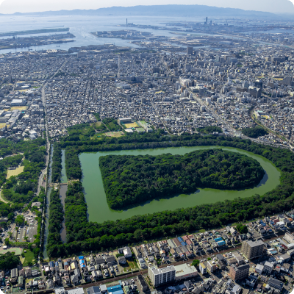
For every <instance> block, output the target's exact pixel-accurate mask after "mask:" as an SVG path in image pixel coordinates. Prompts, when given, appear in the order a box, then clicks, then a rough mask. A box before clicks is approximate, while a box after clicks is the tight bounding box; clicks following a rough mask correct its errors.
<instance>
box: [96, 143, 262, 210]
mask: <svg viewBox="0 0 294 294" xmlns="http://www.w3.org/2000/svg"><path fill="white" fill-rule="evenodd" d="M99 165H100V168H101V172H102V178H103V183H104V188H105V192H106V196H107V201H108V204H109V206H110V207H111V208H113V209H120V208H124V207H125V206H127V205H133V204H135V203H142V202H146V201H149V200H152V199H154V198H160V197H169V196H172V195H176V194H179V193H191V192H195V191H196V189H197V188H215V189H244V188H249V187H253V186H255V185H257V184H258V183H259V182H260V181H261V179H262V178H263V176H264V170H263V168H262V167H261V165H260V164H259V162H257V161H256V160H254V159H253V158H250V157H248V156H246V155H242V154H239V153H235V152H229V151H223V150H221V149H209V150H199V151H194V152H190V153H187V154H185V155H171V154H162V155H158V156H151V155H144V156H130V155H108V156H102V157H100V160H99Z"/></svg>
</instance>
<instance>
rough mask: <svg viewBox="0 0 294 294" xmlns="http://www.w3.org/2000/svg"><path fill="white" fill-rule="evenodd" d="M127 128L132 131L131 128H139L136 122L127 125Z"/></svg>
mask: <svg viewBox="0 0 294 294" xmlns="http://www.w3.org/2000/svg"><path fill="white" fill-rule="evenodd" d="M125 126H126V128H127V129H130V128H138V127H139V126H138V124H137V123H136V122H133V123H131V124H125Z"/></svg>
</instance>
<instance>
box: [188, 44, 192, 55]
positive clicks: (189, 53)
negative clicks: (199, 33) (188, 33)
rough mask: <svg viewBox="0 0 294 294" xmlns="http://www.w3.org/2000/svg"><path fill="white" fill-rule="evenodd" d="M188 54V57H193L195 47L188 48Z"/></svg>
mask: <svg viewBox="0 0 294 294" xmlns="http://www.w3.org/2000/svg"><path fill="white" fill-rule="evenodd" d="M187 54H188V55H192V54H193V47H192V46H188V47H187Z"/></svg>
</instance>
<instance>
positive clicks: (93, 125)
mask: <svg viewBox="0 0 294 294" xmlns="http://www.w3.org/2000/svg"><path fill="white" fill-rule="evenodd" d="M101 125H102V122H101V121H97V122H95V123H92V124H91V126H92V127H94V128H95V127H97V128H98V127H100V126H101Z"/></svg>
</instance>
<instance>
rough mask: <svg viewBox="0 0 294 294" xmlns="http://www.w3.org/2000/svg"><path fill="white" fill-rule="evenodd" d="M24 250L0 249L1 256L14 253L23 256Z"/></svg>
mask: <svg viewBox="0 0 294 294" xmlns="http://www.w3.org/2000/svg"><path fill="white" fill-rule="evenodd" d="M22 250H23V249H22V248H19V247H14V248H7V249H0V254H5V253H6V252H14V253H15V255H21V253H22Z"/></svg>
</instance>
